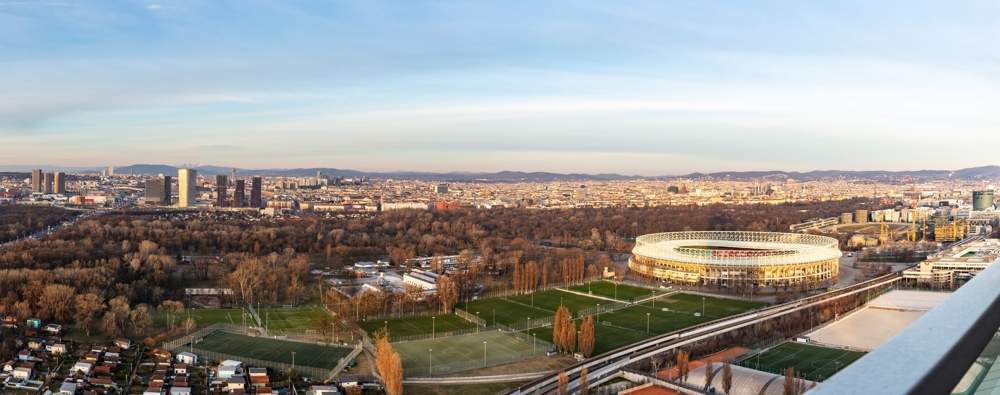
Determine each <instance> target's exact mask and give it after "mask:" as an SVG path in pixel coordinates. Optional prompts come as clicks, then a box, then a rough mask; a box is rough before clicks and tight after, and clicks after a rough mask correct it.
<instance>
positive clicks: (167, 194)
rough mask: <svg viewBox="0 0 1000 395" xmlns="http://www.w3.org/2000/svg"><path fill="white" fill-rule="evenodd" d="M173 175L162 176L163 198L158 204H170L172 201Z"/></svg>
mask: <svg viewBox="0 0 1000 395" xmlns="http://www.w3.org/2000/svg"><path fill="white" fill-rule="evenodd" d="M173 189H174V177H171V176H163V199H162V201H161V202H160V204H165V205H170V204H171V203H173V201H174V199H173Z"/></svg>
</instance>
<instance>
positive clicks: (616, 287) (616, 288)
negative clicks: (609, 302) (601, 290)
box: [615, 281, 618, 300]
mask: <svg viewBox="0 0 1000 395" xmlns="http://www.w3.org/2000/svg"><path fill="white" fill-rule="evenodd" d="M615 300H618V282H617V281H616V282H615Z"/></svg>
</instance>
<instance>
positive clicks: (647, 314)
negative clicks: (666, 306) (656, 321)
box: [646, 313, 649, 335]
mask: <svg viewBox="0 0 1000 395" xmlns="http://www.w3.org/2000/svg"><path fill="white" fill-rule="evenodd" d="M646 334H647V335H648V334H649V313H646Z"/></svg>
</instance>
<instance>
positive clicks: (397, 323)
mask: <svg viewBox="0 0 1000 395" xmlns="http://www.w3.org/2000/svg"><path fill="white" fill-rule="evenodd" d="M432 317H435V318H432ZM360 324H361V327H362V328H364V329H365V331H368V333H369V334H374V333H375V331H377V330H380V329H382V328H388V329H389V338H390V340H395V339H397V338H400V337H405V336H413V335H423V334H431V333H432V332H433V333H445V332H451V331H457V330H462V329H468V328H475V327H476V325H475V324H473V323H471V322H469V321H466V320H464V319H462V318H461V317H459V316H457V315H454V314H441V315H436V316H419V317H404V318H395V319H383V320H379V319H374V320H368V321H365V322H361V323H360Z"/></svg>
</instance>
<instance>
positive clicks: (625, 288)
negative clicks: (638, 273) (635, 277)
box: [569, 280, 666, 301]
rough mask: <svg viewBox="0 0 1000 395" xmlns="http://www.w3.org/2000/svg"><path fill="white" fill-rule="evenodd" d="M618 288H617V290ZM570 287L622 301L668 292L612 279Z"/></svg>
mask: <svg viewBox="0 0 1000 395" xmlns="http://www.w3.org/2000/svg"><path fill="white" fill-rule="evenodd" d="M616 288H617V290H616ZM569 289H571V290H573V291H577V292H583V293H590V294H591V295H597V296H603V297H605V298H611V299H617V300H621V301H633V300H636V299H641V298H645V297H649V296H652V295H653V293H654V292H655V293H656V294H657V295H659V294H662V293H664V292H666V291H665V290H662V289H652V288H643V287H636V286H633V285H628V284H618V285H617V286H615V283H614V282H611V281H603V280H601V281H593V282H590V283H587V284H581V285H576V286H572V287H570V288H569Z"/></svg>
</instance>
